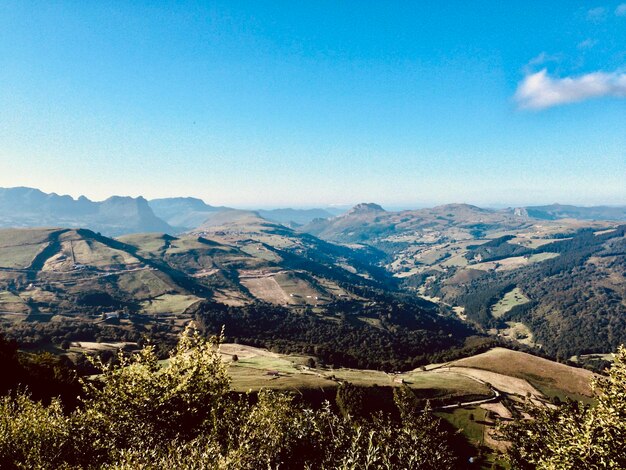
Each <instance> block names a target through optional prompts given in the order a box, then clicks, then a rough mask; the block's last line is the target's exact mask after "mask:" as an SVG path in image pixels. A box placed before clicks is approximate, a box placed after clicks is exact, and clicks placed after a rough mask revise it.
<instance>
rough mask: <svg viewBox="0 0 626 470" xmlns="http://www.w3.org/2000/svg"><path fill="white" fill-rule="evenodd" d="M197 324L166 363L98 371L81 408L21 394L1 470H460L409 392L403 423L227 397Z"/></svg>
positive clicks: (2, 417)
mask: <svg viewBox="0 0 626 470" xmlns="http://www.w3.org/2000/svg"><path fill="white" fill-rule="evenodd" d="M218 347H219V339H217V340H210V341H207V340H205V339H204V338H202V337H201V336H200V335H199V333H198V332H197V331H196V330H194V329H193V328H191V327H190V328H188V329H187V330H186V331H185V333H184V334H183V335H182V337H181V340H180V342H179V344H178V347H177V348H176V349H175V350H174V351H173V352H172V355H171V357H170V359H169V360H168V361H167V364H166V365H164V366H162V365H161V364H159V362H158V361H157V357H156V355H155V352H154V349H153V348H152V347H151V346H147V347H145V348H144V349H143V350H142V351H141V353H139V354H137V355H134V356H131V357H124V356H122V355H120V357H119V364H117V365H104V364H99V366H100V368H101V370H102V374H101V375H100V376H99V377H98V378H97V379H96V380H92V381H88V380H87V381H84V382H83V398H82V401H81V406H79V407H78V408H77V409H76V410H75V411H73V412H72V413H69V414H67V413H64V411H63V409H62V407H61V405H60V403H59V402H58V401H56V400H53V401H52V402H51V404H50V405H48V406H46V405H44V404H42V403H40V402H37V401H34V400H32V399H31V398H30V397H29V396H28V395H27V394H25V393H16V394H13V395H11V396H5V397H4V398H2V399H1V400H0V462H1V463H0V466H1V467H2V468H42V469H45V468H115V469H136V468H146V469H148V468H189V469H195V468H197V469H205V468H224V469H258V468H311V469H312V468H321V469H323V468H327V469H331V468H340V469H359V468H370V469H377V468H387V469H388V468H424V469H447V468H455V466H456V464H457V462H458V459H457V458H456V456H455V453H454V450H453V449H452V447H451V446H450V439H451V437H452V436H451V434H450V433H449V432H447V431H445V430H444V429H443V428H442V427H441V423H440V422H439V420H438V419H437V418H435V417H434V416H432V414H431V413H429V412H424V413H421V412H418V411H417V410H416V407H415V396H414V395H413V393H412V392H411V391H410V389H408V388H407V387H401V388H399V389H397V390H396V393H395V395H394V399H395V402H396V405H397V407H398V410H399V412H400V413H399V414H400V416H401V419H400V420H399V421H398V420H394V419H392V418H390V417H389V416H386V415H383V414H378V415H376V416H374V417H373V418H372V419H369V420H363V419H358V420H356V419H353V418H352V417H351V416H350V415H349V414H347V415H345V416H344V415H342V414H339V413H336V412H334V411H333V410H332V409H331V407H330V405H328V404H326V405H325V406H323V407H322V408H321V409H319V410H314V409H311V408H307V407H305V406H303V405H301V404H298V403H296V402H295V401H294V399H293V396H291V395H289V394H284V393H277V392H272V391H269V390H266V391H262V392H260V393H259V395H258V399H257V400H256V402H253V400H251V399H250V397H245V396H244V397H242V396H237V395H235V394H231V393H229V385H230V382H229V377H228V374H227V370H226V366H225V365H224V363H223V361H222V360H221V357H220V354H219V352H218Z"/></svg>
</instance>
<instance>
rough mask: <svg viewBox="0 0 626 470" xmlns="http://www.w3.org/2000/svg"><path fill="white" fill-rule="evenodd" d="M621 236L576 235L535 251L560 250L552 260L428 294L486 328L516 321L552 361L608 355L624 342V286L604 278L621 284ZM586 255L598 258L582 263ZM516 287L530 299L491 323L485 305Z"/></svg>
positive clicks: (625, 269) (620, 232)
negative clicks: (463, 308) (529, 332)
mask: <svg viewBox="0 0 626 470" xmlns="http://www.w3.org/2000/svg"><path fill="white" fill-rule="evenodd" d="M625 232H626V227H624V226H622V227H619V228H618V229H617V230H615V231H612V232H608V233H605V234H600V235H594V234H593V232H592V231H590V230H581V231H580V232H578V233H577V234H575V236H574V237H572V238H571V239H568V240H560V241H558V242H553V243H550V244H547V245H543V246H542V247H540V248H538V249H536V250H535V252H537V253H539V252H551V253H559V256H558V257H556V258H552V259H548V260H545V261H542V262H540V263H536V264H532V265H529V266H527V267H524V268H520V269H517V270H514V271H503V272H498V273H486V274H483V275H482V276H480V277H479V278H477V279H474V280H473V281H470V282H467V283H466V284H455V285H451V284H449V283H445V282H443V280H440V282H438V283H434V284H433V285H432V290H431V294H433V295H439V296H441V297H443V298H444V299H445V300H446V301H447V302H449V303H452V304H455V305H463V306H464V307H465V313H466V314H467V315H468V317H469V318H470V319H472V320H473V321H475V322H476V323H478V324H479V325H481V326H483V327H485V328H494V327H495V328H503V327H505V325H504V323H505V322H507V321H519V322H523V323H524V324H525V325H527V326H528V327H529V328H530V329H531V330H532V332H533V334H534V336H535V339H536V341H537V342H538V343H540V344H542V347H543V350H544V351H545V352H546V353H548V354H550V355H551V356H552V357H560V358H566V357H570V356H572V355H577V354H586V353H593V352H606V351H607V350H615V349H616V348H617V347H618V346H619V345H620V344H622V343H624V342H626V316H625V315H624V312H625V308H624V305H625V302H626V289H624V285H620V284H619V283H617V284H616V283H615V282H613V281H607V279H620V278H621V279H623V278H624V275H625V274H624V273H626V239H625V238H624V234H625ZM500 246H501V245H500ZM592 256H593V257H594V258H595V259H596V260H597V261H595V262H587V261H588V260H589V259H590V257H592ZM516 286H517V287H519V288H521V289H522V291H523V292H524V294H525V295H526V296H527V297H528V298H529V299H530V300H531V302H530V303H527V304H524V305H519V306H516V307H514V308H513V309H511V310H510V311H509V312H508V313H507V314H506V315H504V316H503V317H501V318H499V319H495V318H493V316H492V315H491V307H492V306H493V305H494V304H495V303H496V302H497V301H498V300H500V299H501V298H502V296H503V295H504V294H505V293H506V292H508V291H509V290H511V289H512V288H513V287H516Z"/></svg>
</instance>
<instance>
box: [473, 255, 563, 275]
mask: <svg viewBox="0 0 626 470" xmlns="http://www.w3.org/2000/svg"><path fill="white" fill-rule="evenodd" d="M557 256H559V254H558V253H538V254H535V255H530V256H528V257H526V256H512V257H510V258H504V259H500V260H497V261H486V262H483V263H476V264H471V265H469V266H468V267H469V268H471V269H480V270H482V271H490V270H495V271H511V270H513V269H517V268H521V267H522V266H526V265H529V264H533V263H540V262H541V261H545V260H548V259H551V258H556V257H557Z"/></svg>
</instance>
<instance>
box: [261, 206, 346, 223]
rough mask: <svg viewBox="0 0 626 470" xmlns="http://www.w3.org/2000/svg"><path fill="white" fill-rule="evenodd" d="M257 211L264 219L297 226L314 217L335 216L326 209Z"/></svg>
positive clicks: (325, 217)
mask: <svg viewBox="0 0 626 470" xmlns="http://www.w3.org/2000/svg"><path fill="white" fill-rule="evenodd" d="M257 212H258V214H259V215H260V216H261V217H263V218H264V219H267V220H271V221H272V222H278V223H280V224H283V225H287V226H289V227H297V226H299V225H305V224H308V223H310V222H312V221H313V220H315V219H330V218H331V217H334V216H335V214H333V213H331V212H330V211H328V210H326V209H289V208H288V209H271V210H263V209H260V210H257Z"/></svg>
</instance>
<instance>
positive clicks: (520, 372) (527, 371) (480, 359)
mask: <svg viewBox="0 0 626 470" xmlns="http://www.w3.org/2000/svg"><path fill="white" fill-rule="evenodd" d="M451 365H453V366H455V365H458V366H463V367H473V368H476V369H483V370H488V371H493V372H497V373H499V374H504V375H509V376H512V377H517V378H521V379H524V380H526V381H528V382H529V383H530V384H531V385H533V386H534V387H536V388H537V389H539V391H542V392H543V393H547V394H548V395H550V394H554V393H555V392H556V391H561V392H563V393H565V394H568V395H570V396H572V397H577V396H578V397H581V396H583V397H590V396H592V391H591V387H590V385H589V383H590V381H591V379H592V378H593V377H594V374H593V373H592V372H590V371H588V370H586V369H579V368H576V367H571V366H567V365H565V364H559V363H557V362H553V361H550V360H548V359H543V358H540V357H536V356H533V355H531V354H526V353H523V352H519V351H511V350H508V349H504V348H494V349H491V350H490V351H487V352H485V353H482V354H478V355H476V356H472V357H468V358H465V359H459V360H458V361H453V362H452V363H451Z"/></svg>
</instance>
